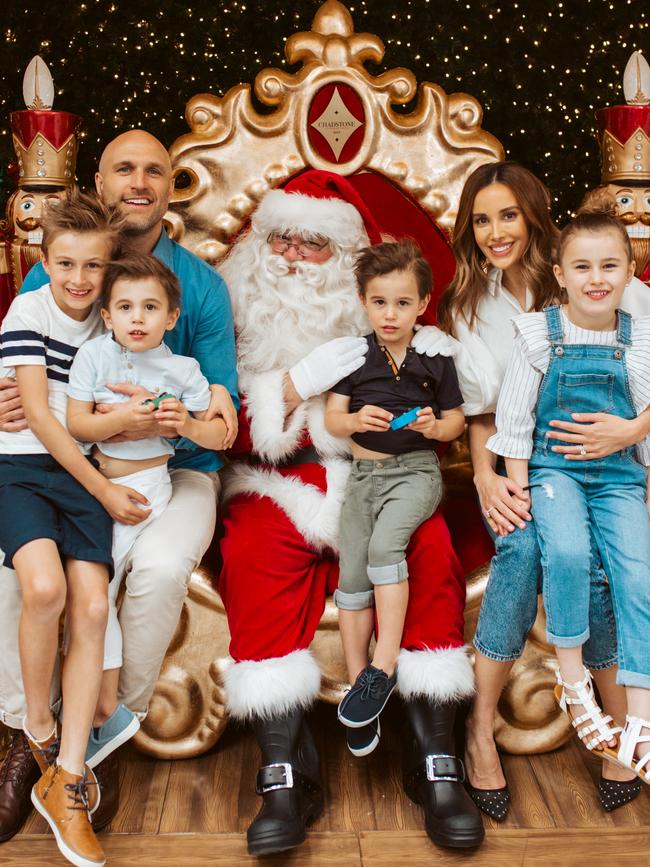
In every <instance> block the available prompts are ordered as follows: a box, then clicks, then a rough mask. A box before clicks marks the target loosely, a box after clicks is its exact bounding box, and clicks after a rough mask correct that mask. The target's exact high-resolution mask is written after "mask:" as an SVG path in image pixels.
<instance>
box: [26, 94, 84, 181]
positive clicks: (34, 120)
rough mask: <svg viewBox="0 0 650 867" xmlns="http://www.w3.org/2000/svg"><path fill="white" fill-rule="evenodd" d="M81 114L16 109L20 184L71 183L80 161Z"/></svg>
mask: <svg viewBox="0 0 650 867" xmlns="http://www.w3.org/2000/svg"><path fill="white" fill-rule="evenodd" d="M79 124H80V118H79V117H77V116H76V115H74V114H70V113H69V112H63V111H56V112H55V111H33V110H29V109H28V110H26V111H14V112H12V114H11V126H12V131H13V144H14V149H15V151H16V157H17V159H18V170H19V172H18V186H19V187H69V186H71V185H72V184H74V180H75V167H76V163H77V146H78V143H77V135H76V134H77V130H78V128H79Z"/></svg>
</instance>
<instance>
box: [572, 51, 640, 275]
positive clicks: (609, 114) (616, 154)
mask: <svg viewBox="0 0 650 867" xmlns="http://www.w3.org/2000/svg"><path fill="white" fill-rule="evenodd" d="M623 91H624V93H625V99H626V105H613V106H609V107H608V108H601V109H600V110H599V111H597V112H596V119H597V121H598V140H599V143H600V149H601V152H602V160H603V162H602V174H601V180H602V185H601V186H600V187H597V188H596V189H595V190H592V191H591V192H590V193H588V194H587V197H586V200H593V199H594V198H595V197H598V198H601V197H603V196H604V197H607V198H611V199H614V200H615V201H616V211H617V214H618V217H619V219H620V220H621V221H622V222H623V223H624V224H625V227H626V229H627V232H628V235H629V236H630V241H631V242H632V250H633V252H634V259H635V261H636V270H635V273H636V276H637V277H638V278H639V279H640V280H642V281H643V282H644V283H646V284H650V66H649V65H648V62H647V61H646V60H645V58H644V57H643V55H642V54H641V52H640V51H635V52H634V53H633V54H632V56H631V57H630V59H629V61H628V64H627V66H626V68H625V73H624V75H623Z"/></svg>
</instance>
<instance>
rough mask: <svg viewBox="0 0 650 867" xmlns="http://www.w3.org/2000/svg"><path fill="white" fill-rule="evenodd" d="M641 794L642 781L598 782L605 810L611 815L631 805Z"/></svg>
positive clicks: (599, 793)
mask: <svg viewBox="0 0 650 867" xmlns="http://www.w3.org/2000/svg"><path fill="white" fill-rule="evenodd" d="M640 794H641V780H640V779H639V778H638V777H637V778H636V779H634V780H606V779H605V778H604V777H601V778H600V780H598V797H599V798H600V804H601V807H602V808H603V810H605V811H606V812H608V813H611V812H612V810H618V808H619V807H623V806H624V805H625V804H629V803H630V801H633V800H634V799H635V798H637V797H638V796H639V795H640Z"/></svg>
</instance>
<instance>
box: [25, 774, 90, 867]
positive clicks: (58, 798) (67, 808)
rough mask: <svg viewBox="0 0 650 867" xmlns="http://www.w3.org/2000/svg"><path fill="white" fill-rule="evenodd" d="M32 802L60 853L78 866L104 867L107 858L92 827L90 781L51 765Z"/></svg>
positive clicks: (33, 790)
mask: <svg viewBox="0 0 650 867" xmlns="http://www.w3.org/2000/svg"><path fill="white" fill-rule="evenodd" d="M32 803H33V804H34V806H35V807H36V809H37V810H38V812H39V813H40V814H41V816H43V818H44V819H45V820H46V822H47V823H48V825H49V826H50V828H51V829H52V831H53V833H54V837H55V838H56V844H57V846H58V847H59V851H60V852H61V854H62V855H63V856H64V857H65V858H67V859H68V861H70V862H71V863H72V864H76V865H77V867H102V865H103V864H105V863H106V858H105V856H104V852H103V850H102V847H101V846H100V845H99V843H98V842H97V838H96V837H95V834H94V832H93V829H92V826H91V824H90V816H89V814H88V796H87V781H86V778H85V776H84V777H82V776H81V775H79V774H71V773H69V772H68V771H66V770H65V768H62V767H61V766H60V765H57V764H54V765H50V767H49V768H48V769H47V771H46V772H45V773H44V774H43V776H42V777H41V779H40V780H39V781H38V782H37V783H36V785H35V786H34V788H33V789H32Z"/></svg>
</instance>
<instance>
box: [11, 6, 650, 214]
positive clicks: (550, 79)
mask: <svg viewBox="0 0 650 867" xmlns="http://www.w3.org/2000/svg"><path fill="white" fill-rule="evenodd" d="M319 5H320V3H319V0H251V2H233V0H225V2H219V0H194V2H192V3H188V2H184V0H183V2H175V0H159V2H153V0H131V2H126V0H113V2H110V0H85V2H81V3H80V2H79V0H72V2H69V3H68V2H66V3H63V2H57V0H52V2H50V3H46V2H44V0H35V2H32V3H29V4H28V3H26V2H25V0H18V2H17V3H12V4H9V5H5V4H3V9H2V11H0V39H1V40H2V41H1V43H0V45H1V47H2V51H1V53H0V58H1V60H0V66H1V69H0V166H1V167H6V164H7V163H8V162H10V161H11V160H12V159H13V158H14V153H13V149H12V147H11V136H10V132H9V117H8V116H9V112H10V111H11V110H13V109H16V108H22V107H23V101H22V76H23V72H24V69H25V66H26V65H27V63H28V61H29V60H30V58H31V57H32V56H33V55H34V54H36V53H39V54H41V56H42V57H43V58H44V59H45V60H46V62H47V63H48V65H49V66H50V70H51V72H52V75H53V76H54V80H55V86H56V90H57V97H56V101H55V107H56V108H60V109H65V110H67V111H72V112H75V113H77V114H80V115H82V116H83V118H84V125H85V135H84V141H83V145H82V148H81V152H80V155H79V162H78V167H77V174H78V177H79V179H80V181H81V183H82V184H87V183H88V182H89V181H90V179H91V177H92V173H93V172H94V168H95V166H96V164H97V159H98V156H99V154H100V152H101V149H102V146H103V144H104V143H105V142H106V141H108V140H109V139H110V138H111V137H112V136H113V135H114V134H115V133H116V132H119V131H123V130H126V129H129V128H131V127H133V126H142V127H144V128H146V129H148V130H149V131H150V132H152V133H154V134H155V135H157V136H158V137H159V138H160V139H161V140H162V141H163V142H164V143H165V144H166V145H169V144H171V142H172V141H173V140H174V139H175V138H176V137H177V136H179V135H182V134H183V133H184V132H186V131H187V126H186V124H185V120H184V116H183V112H184V107H185V103H186V102H187V100H188V99H189V98H190V97H191V96H193V95H194V94H196V93H200V92H212V93H215V94H219V95H223V94H224V93H225V92H226V91H227V90H228V88H230V87H231V86H232V85H234V84H237V83H238V82H252V81H253V79H254V77H255V74H256V73H257V72H258V71H259V70H260V69H262V68H263V67H265V66H286V63H285V61H284V52H283V48H284V40H285V38H286V37H287V36H288V35H290V34H291V33H292V32H294V31H296V30H309V29H310V26H311V21H312V19H313V16H314V13H315V12H316V10H317V9H318V7H319ZM348 8H349V9H350V10H351V12H352V15H353V18H354V21H355V28H356V30H357V31H366V32H370V33H375V34H377V35H378V36H380V37H381V38H382V39H383V40H384V43H385V45H386V56H385V58H384V63H383V64H382V66H381V67H380V68H377V69H373V70H372V71H373V72H377V71H379V69H390V68H392V67H395V66H406V67H408V68H410V69H411V70H413V72H414V73H415V75H416V76H417V78H418V80H419V81H432V82H435V83H436V84H439V85H440V86H442V87H443V88H444V89H445V90H446V91H447V92H448V93H451V92H453V91H464V92H466V93H469V94H471V95H473V96H475V97H476V98H477V99H478V100H479V101H480V102H481V104H482V105H483V108H484V112H485V113H484V118H483V126H484V128H485V129H487V130H488V131H489V132H491V133H493V134H494V135H495V136H496V137H497V138H499V139H500V141H501V142H502V143H503V145H504V147H505V150H506V153H507V156H508V158H511V159H516V160H519V161H520V162H523V163H524V164H525V165H527V166H528V167H529V168H531V169H533V170H534V171H535V172H537V174H539V176H540V177H542V178H543V179H544V180H545V181H546V183H547V184H548V185H549V186H550V187H551V190H552V192H553V194H554V197H555V200H556V208H555V214H556V217H558V218H560V219H561V218H563V217H564V216H565V215H566V214H567V213H569V212H570V211H571V210H572V209H574V208H575V207H576V205H577V204H578V203H579V201H580V199H581V198H582V195H583V193H584V192H585V190H587V189H590V188H591V187H593V186H595V185H596V184H597V183H598V179H599V153H598V147H597V144H596V142H595V138H594V129H595V127H594V110H595V109H596V108H598V107H600V106H603V105H609V104H616V103H620V102H623V93H622V76H623V69H624V68H625V64H626V62H627V60H628V58H629V56H630V54H631V52H632V51H633V50H634V49H636V48H641V49H643V48H644V45H645V47H649V46H648V43H649V42H650V39H649V38H648V37H649V35H650V31H649V30H648V23H649V18H650V10H649V7H648V5H647V0H565V2H550V0H521V2H490V0H485V2H480V0H365V2H359V0H353V2H350V3H349V5H348ZM3 179H4V190H0V196H1V195H2V194H3V193H4V194H5V195H6V194H7V188H6V187H7V184H6V175H4V174H0V183H2V182H3Z"/></svg>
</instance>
